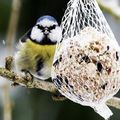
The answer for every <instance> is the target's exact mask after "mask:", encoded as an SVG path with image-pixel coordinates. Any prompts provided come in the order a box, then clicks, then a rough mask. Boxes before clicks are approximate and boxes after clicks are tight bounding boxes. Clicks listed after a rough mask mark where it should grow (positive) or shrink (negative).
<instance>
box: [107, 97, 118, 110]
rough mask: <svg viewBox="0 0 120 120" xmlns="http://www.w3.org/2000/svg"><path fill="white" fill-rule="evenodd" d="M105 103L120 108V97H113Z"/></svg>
mask: <svg viewBox="0 0 120 120" xmlns="http://www.w3.org/2000/svg"><path fill="white" fill-rule="evenodd" d="M107 105H109V106H111V107H114V108H117V109H120V98H117V97H113V98H112V99H110V100H108V101H107Z"/></svg>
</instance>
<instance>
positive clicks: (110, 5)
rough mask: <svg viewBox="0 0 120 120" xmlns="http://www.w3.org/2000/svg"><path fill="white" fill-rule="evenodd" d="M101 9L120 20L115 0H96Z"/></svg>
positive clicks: (119, 10)
mask: <svg viewBox="0 0 120 120" xmlns="http://www.w3.org/2000/svg"><path fill="white" fill-rule="evenodd" d="M97 2H98V4H99V6H100V7H101V9H102V10H103V11H106V12H108V13H109V14H110V15H112V16H113V17H115V18H116V19H118V20H120V6H119V3H118V1H117V0H97Z"/></svg>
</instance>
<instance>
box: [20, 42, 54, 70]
mask: <svg viewBox="0 0 120 120" xmlns="http://www.w3.org/2000/svg"><path fill="white" fill-rule="evenodd" d="M55 48H56V45H40V44H37V43H35V42H32V41H31V40H27V41H26V42H25V43H23V45H22V46H21V48H20V52H19V56H20V59H19V60H18V64H19V66H24V67H25V69H30V70H32V71H34V70H35V69H36V64H37V61H38V60H39V59H42V60H43V62H44V65H45V66H47V67H49V68H51V66H52V62H53V57H54V54H55Z"/></svg>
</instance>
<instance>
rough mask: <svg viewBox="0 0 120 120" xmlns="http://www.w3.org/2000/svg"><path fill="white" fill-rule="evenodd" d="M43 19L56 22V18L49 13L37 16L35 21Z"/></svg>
mask: <svg viewBox="0 0 120 120" xmlns="http://www.w3.org/2000/svg"><path fill="white" fill-rule="evenodd" d="M44 19H48V20H51V21H54V22H57V21H56V19H55V18H54V17H52V16H49V15H45V16H42V17H40V18H38V20H37V22H40V21H42V20H44Z"/></svg>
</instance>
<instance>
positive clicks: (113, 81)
mask: <svg viewBox="0 0 120 120" xmlns="http://www.w3.org/2000/svg"><path fill="white" fill-rule="evenodd" d="M61 27H62V34H63V38H62V40H61V42H60V43H58V46H57V50H56V54H55V58H54V62H53V68H52V74H51V75H52V79H53V82H54V84H55V85H56V87H57V88H58V90H59V91H60V93H61V94H63V95H64V96H66V97H67V98H69V99H70V100H72V101H74V102H76V103H79V104H82V105H86V106H91V107H92V108H93V109H94V110H95V111H96V112H97V113H98V114H100V115H101V116H102V117H104V118H105V119H108V118H109V117H110V116H111V115H112V112H111V111H110V109H109V108H108V107H107V106H106V104H105V102H106V101H107V100H108V99H110V98H111V97H112V96H113V95H115V94H116V93H117V92H118V90H119V88H120V78H119V76H120V67H119V66H120V47H119V45H118V43H117V41H116V39H115V37H114V35H113V33H112V31H111V29H110V27H109V25H108V23H107V21H106V19H105V17H104V15H103V13H102V12H101V10H100V8H99V6H98V4H97V2H96V0H70V2H69V3H68V6H67V9H66V11H65V14H64V17H63V19H62V23H61ZM103 110H104V111H103Z"/></svg>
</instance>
